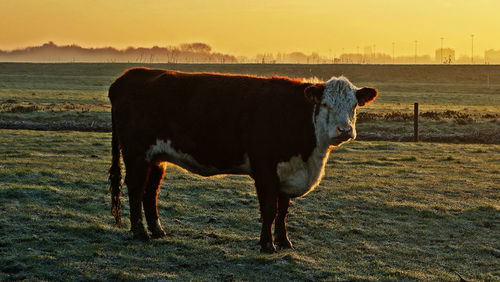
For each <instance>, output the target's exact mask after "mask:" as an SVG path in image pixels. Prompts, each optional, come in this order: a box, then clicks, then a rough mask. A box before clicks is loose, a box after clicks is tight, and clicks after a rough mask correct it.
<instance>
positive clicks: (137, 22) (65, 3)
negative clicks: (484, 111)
mask: <svg viewBox="0 0 500 282" xmlns="http://www.w3.org/2000/svg"><path fill="white" fill-rule="evenodd" d="M498 11H500V1H499V0H344V1H338V0H308V1H307V0H300V1H299V0H141V1H136V0H0V49H3V50H12V49H16V48H23V47H27V46H32V45H41V44H43V43H45V42H48V41H53V42H54V43H56V44H58V45H66V44H78V45H80V46H83V47H105V46H113V47H116V48H120V49H121V48H126V47H128V46H135V47H152V46H155V45H157V46H170V45H178V44H181V43H190V42H204V43H207V44H209V45H210V46H212V49H213V50H214V51H217V52H224V53H229V54H233V55H244V56H255V55H256V54H257V53H277V52H284V53H289V52H293V51H301V52H304V53H306V54H310V53H311V52H317V53H319V54H320V55H323V56H329V57H332V56H338V55H339V54H340V53H343V52H345V53H349V52H351V53H355V52H357V50H358V47H359V50H360V52H363V51H362V50H364V47H366V46H371V47H372V48H373V49H374V50H375V52H385V53H387V54H392V43H393V42H394V46H395V54H396V56H403V55H408V56H411V55H413V54H414V52H415V43H414V42H415V41H417V42H418V43H417V52H418V54H419V55H423V54H429V55H433V54H434V51H435V50H436V49H438V48H440V47H441V39H440V38H444V39H443V46H444V47H445V48H446V47H451V48H454V49H455V50H456V53H457V55H458V56H460V55H468V56H470V54H471V49H472V38H471V34H474V43H473V44H474V56H482V55H483V54H484V51H485V50H486V49H500V36H499V35H500V19H499V18H498Z"/></svg>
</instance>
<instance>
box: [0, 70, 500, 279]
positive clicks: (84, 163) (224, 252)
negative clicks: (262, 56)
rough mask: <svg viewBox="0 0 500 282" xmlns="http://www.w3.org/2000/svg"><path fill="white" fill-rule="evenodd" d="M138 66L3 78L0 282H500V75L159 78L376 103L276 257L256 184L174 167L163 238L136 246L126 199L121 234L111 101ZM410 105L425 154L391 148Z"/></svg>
mask: <svg viewBox="0 0 500 282" xmlns="http://www.w3.org/2000/svg"><path fill="white" fill-rule="evenodd" d="M133 66H135V65H134V64H97V63H96V64H77V63H74V64H73V63H71V64H10V63H0V103H1V104H0V128H3V129H0V280H170V279H179V280H228V281H230V280H423V279H425V280H447V281H450V280H452V281H458V280H460V278H461V277H462V278H464V279H466V280H500V264H499V263H498V261H499V259H500V240H499V239H498V238H500V187H499V183H500V140H499V139H500V137H499V136H500V132H499V125H500V120H499V113H500V66H400V65H395V66H377V65H187V64H186V65H180V64H171V65H160V64H154V65H148V66H150V67H156V68H169V69H178V70H183V71H214V72H223V73H244V74H255V75H262V76H270V75H285V76H290V77H300V78H305V79H316V80H326V79H328V78H329V77H331V76H339V75H345V76H347V77H348V78H349V79H350V80H351V81H352V82H353V83H354V84H356V85H358V86H363V85H367V86H374V87H377V88H378V89H379V92H380V94H379V97H378V98H377V100H376V101H375V102H374V103H371V104H370V105H368V106H367V107H363V108H361V109H360V110H359V112H358V113H359V120H358V126H357V127H358V132H359V135H360V136H359V137H360V138H359V139H360V140H357V141H353V142H351V143H348V144H345V145H344V146H342V147H340V148H337V149H335V150H334V151H333V152H332V155H331V156H330V159H329V161H328V164H327V168H326V175H325V178H324V180H323V181H322V183H321V184H320V186H319V187H318V188H317V189H316V190H315V191H313V192H312V193H311V194H309V195H307V196H306V197H304V198H300V199H296V200H294V201H293V202H292V207H291V214H290V216H289V219H288V221H287V222H288V225H289V232H290V239H291V240H292V242H293V243H294V245H295V247H296V250H295V251H290V250H282V251H280V252H279V253H277V254H273V255H266V254H260V253H259V245H258V238H259V233H260V223H259V213H258V202H257V199H256V196H255V191H254V187H253V181H252V179H251V178H249V177H246V176H237V175H235V176H224V177H215V178H202V177H198V176H196V175H194V174H190V173H186V172H185V171H182V170H179V169H176V168H175V167H169V168H168V169H167V172H166V176H165V180H164V182H163V184H162V192H161V193H160V196H159V199H158V200H159V203H158V207H159V213H160V217H161V218H162V224H163V226H164V228H165V230H166V232H167V237H166V238H164V239H161V240H152V241H150V242H148V243H141V242H136V241H133V240H131V233H130V232H129V231H128V229H129V228H130V222H129V220H128V215H129V207H128V197H127V193H126V191H127V188H126V185H124V193H123V196H122V202H123V210H122V218H123V220H124V227H123V228H116V227H113V222H114V219H113V217H112V216H111V213H110V194H109V192H108V183H107V170H108V168H109V165H110V159H111V152H110V147H111V146H110V144H111V134H110V132H109V127H110V112H109V111H110V105H109V102H108V100H107V88H108V87H109V84H110V83H111V82H112V81H113V79H114V78H115V77H116V76H118V75H119V74H120V73H122V72H123V71H124V70H125V69H127V68H130V67H133ZM414 102H419V103H420V109H421V116H420V120H421V124H420V130H421V131H420V134H421V137H422V139H423V140H424V141H427V142H419V143H411V142H394V141H398V140H403V141H404V140H407V139H410V138H411V134H412V132H413V124H412V119H413V116H412V113H413V103H414ZM6 128H10V129H6ZM23 128H25V129H26V128H29V129H42V130H25V129H23ZM48 130H50V131H48ZM56 130H57V131H56ZM82 131H86V132H82ZM367 140H371V141H367ZM435 141H438V142H435Z"/></svg>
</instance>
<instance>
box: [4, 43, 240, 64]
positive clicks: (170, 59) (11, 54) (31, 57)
mask: <svg viewBox="0 0 500 282" xmlns="http://www.w3.org/2000/svg"><path fill="white" fill-rule="evenodd" d="M0 61H9V62H133V63H136V62H137V63H236V62H237V60H236V57H235V56H232V55H228V54H222V53H218V52H213V51H212V47H210V46H209V45H207V44H205V43H186V44H181V45H180V46H168V47H158V46H154V47H152V48H143V47H139V48H135V47H128V48H126V49H123V50H119V49H116V48H113V47H104V48H84V47H81V46H78V45H65V46H59V45H56V44H54V42H52V41H50V42H48V43H45V44H43V45H41V46H32V47H27V48H24V49H16V50H13V51H2V50H0Z"/></svg>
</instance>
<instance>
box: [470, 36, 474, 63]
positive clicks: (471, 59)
mask: <svg viewBox="0 0 500 282" xmlns="http://www.w3.org/2000/svg"><path fill="white" fill-rule="evenodd" d="M470 38H471V41H472V48H471V54H470V63H471V64H474V34H471V35H470Z"/></svg>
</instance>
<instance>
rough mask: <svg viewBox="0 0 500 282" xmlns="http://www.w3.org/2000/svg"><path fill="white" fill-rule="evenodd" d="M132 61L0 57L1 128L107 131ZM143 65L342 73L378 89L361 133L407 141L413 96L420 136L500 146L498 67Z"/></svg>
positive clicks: (308, 74) (252, 71)
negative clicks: (113, 87) (119, 83)
mask: <svg viewBox="0 0 500 282" xmlns="http://www.w3.org/2000/svg"><path fill="white" fill-rule="evenodd" d="M133 66H136V65H134V64H125V63H123V64H120V63H117V64H98V63H95V64H92V63H88V64H77V63H74V64H73V63H69V64H25V63H0V127H1V128H23V127H24V128H48V127H50V128H55V129H60V128H80V129H82V130H104V131H106V130H109V128H110V115H109V109H110V106H109V101H108V99H107V89H108V87H109V85H110V84H111V83H112V81H113V80H114V79H115V78H116V77H117V76H118V75H119V74H120V73H122V72H123V71H124V70H125V69H127V68H130V67H133ZM148 66H150V67H155V68H169V69H177V70H182V71H216V72H225V73H227V72H230V73H245V74H255V75H262V76H271V75H286V76H290V77H302V78H311V77H316V78H318V79H320V80H326V79H328V78H329V77H331V76H334V75H336V76H339V75H346V76H347V77H348V78H350V79H351V80H352V81H353V82H354V83H355V84H356V85H359V86H363V85H368V86H375V87H377V88H378V89H379V91H380V95H379V97H378V98H377V101H376V103H372V104H370V105H369V106H367V107H365V108H363V109H362V110H361V111H360V112H361V114H360V123H359V130H358V131H359V133H360V138H361V139H363V138H364V139H365V140H366V139H370V138H371V139H373V138H374V139H386V140H408V139H411V135H412V133H413V125H412V122H411V115H412V113H413V103H415V102H418V103H420V112H421V125H420V135H421V137H422V139H423V140H424V141H445V142H469V143H494V144H500V129H499V128H500V126H499V125H500V66H484V65H478V66H439V65H432V66H425V65H423V66H404V65H403V66H402V65H259V64H256V65H218V64H212V65H194V64H153V65H148ZM368 133H369V134H368ZM363 134H365V135H363ZM374 135H376V136H375V137H374Z"/></svg>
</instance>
